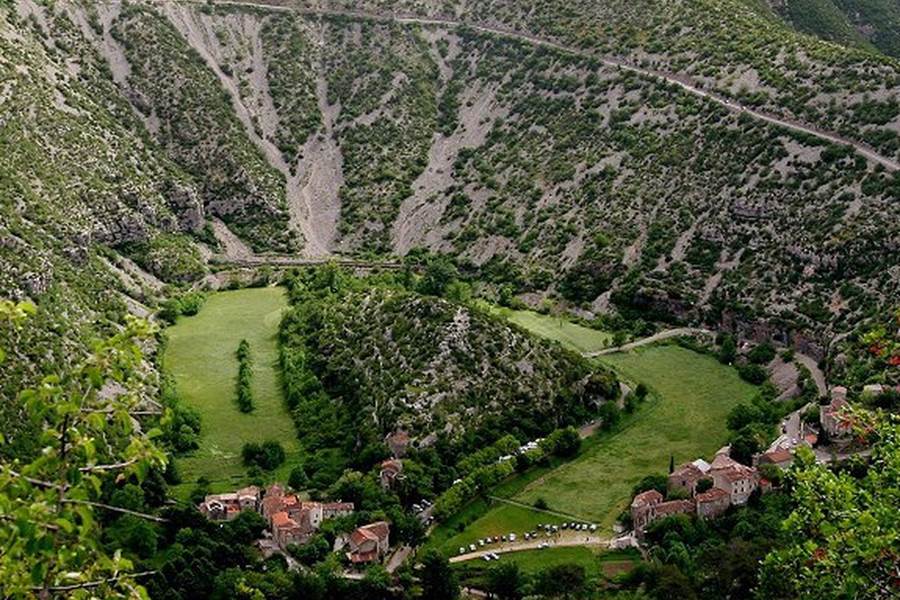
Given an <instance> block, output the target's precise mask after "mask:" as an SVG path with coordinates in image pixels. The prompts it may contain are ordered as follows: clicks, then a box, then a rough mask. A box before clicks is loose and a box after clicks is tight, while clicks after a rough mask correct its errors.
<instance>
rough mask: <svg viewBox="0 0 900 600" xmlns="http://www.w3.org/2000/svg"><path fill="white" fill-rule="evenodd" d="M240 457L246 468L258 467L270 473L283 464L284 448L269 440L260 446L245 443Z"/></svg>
mask: <svg viewBox="0 0 900 600" xmlns="http://www.w3.org/2000/svg"><path fill="white" fill-rule="evenodd" d="M241 457H242V458H243V460H244V464H245V465H246V466H248V467H259V468H260V469H264V470H266V471H271V470H272V469H275V468H276V467H278V466H279V465H281V464H282V463H283V462H284V448H282V446H281V444H279V443H278V442H276V441H272V440H269V441H267V442H263V443H262V444H261V445H260V444H257V443H256V442H247V443H246V444H244V447H243V448H242V450H241Z"/></svg>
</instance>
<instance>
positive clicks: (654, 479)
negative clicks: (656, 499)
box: [631, 475, 669, 496]
mask: <svg viewBox="0 0 900 600" xmlns="http://www.w3.org/2000/svg"><path fill="white" fill-rule="evenodd" d="M668 485H669V480H668V478H666V476H665V475H647V476H645V477H644V478H643V479H641V480H640V481H639V482H638V483H637V485H635V486H634V487H633V488H632V490H631V495H632V496H637V495H638V494H640V493H641V492H646V491H649V490H656V491H657V492H659V493H660V494H662V495H664V496H665V494H666V488H667V487H668Z"/></svg>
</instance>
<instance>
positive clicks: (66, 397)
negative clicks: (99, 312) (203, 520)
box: [0, 301, 166, 598]
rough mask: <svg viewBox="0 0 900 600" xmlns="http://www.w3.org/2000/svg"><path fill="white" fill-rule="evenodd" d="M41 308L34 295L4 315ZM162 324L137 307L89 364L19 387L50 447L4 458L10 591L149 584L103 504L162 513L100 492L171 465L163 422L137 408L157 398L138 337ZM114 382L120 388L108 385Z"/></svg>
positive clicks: (0, 538)
mask: <svg viewBox="0 0 900 600" xmlns="http://www.w3.org/2000/svg"><path fill="white" fill-rule="evenodd" d="M33 313H34V310H33V307H31V306H30V305H27V304H25V305H23V304H18V305H17V304H13V303H10V302H6V301H4V302H0V322H5V323H11V324H12V326H13V327H16V328H18V327H20V326H22V324H23V323H24V320H25V319H26V318H27V317H28V316H29V315H31V314H33ZM153 333H154V330H153V329H152V328H151V327H150V325H149V324H147V323H146V322H144V321H141V320H138V319H134V318H131V317H128V319H127V321H126V323H125V325H124V327H123V328H122V330H121V331H120V332H119V333H117V334H116V335H115V336H113V337H112V338H110V339H108V340H106V341H103V342H100V343H97V344H96V345H95V346H94V349H93V352H92V353H91V355H90V356H89V357H88V358H87V359H86V360H85V361H84V362H83V363H82V364H81V365H79V366H77V367H75V368H73V369H71V370H68V371H66V372H62V373H59V374H55V375H48V376H46V377H44V379H43V380H42V381H41V384H40V385H39V386H38V387H36V388H34V389H28V390H24V391H22V392H21V393H20V394H19V397H20V399H21V402H22V408H23V412H24V414H25V415H26V417H27V419H28V420H29V421H30V422H31V423H32V424H33V425H35V426H36V427H37V428H38V429H39V430H40V431H41V434H40V437H39V441H40V444H41V451H40V453H39V454H38V455H37V456H36V457H35V458H34V459H31V460H23V459H17V460H15V461H12V462H9V463H3V464H0V522H2V524H3V535H0V581H2V582H3V583H2V592H3V595H4V596H10V597H32V596H38V597H47V598H49V597H51V596H58V595H70V594H73V593H78V592H82V593H85V592H87V591H89V592H90V593H91V594H92V595H94V596H97V597H106V598H118V597H130V596H135V595H139V594H142V593H144V592H143V589H142V588H141V586H140V585H139V583H138V580H137V575H136V574H134V573H133V563H132V562H131V561H130V560H128V559H126V558H125V557H124V556H123V555H122V553H121V551H115V552H114V553H112V554H110V553H109V552H108V551H107V550H106V549H105V548H104V547H103V545H102V543H101V539H102V538H103V533H102V529H103V525H102V523H103V522H104V519H102V518H100V514H97V513H102V514H103V515H104V516H105V515H116V514H131V515H132V516H134V517H137V518H140V519H147V520H161V519H160V517H156V516H154V515H149V514H144V513H140V512H138V511H133V512H132V511H130V510H128V509H124V508H120V507H116V506H113V505H108V504H105V503H104V502H103V501H102V500H103V498H102V497H101V495H100V490H102V489H103V484H104V482H105V481H108V480H114V479H119V480H123V481H128V480H131V479H133V480H134V481H137V482H140V481H142V480H143V479H144V477H145V475H146V474H147V472H148V471H149V470H150V469H151V468H153V467H157V468H159V469H160V470H162V469H164V468H165V463H166V460H165V454H164V453H163V452H162V451H161V450H160V449H159V448H157V447H156V446H155V445H154V443H153V442H152V441H151V440H152V438H153V437H155V436H157V435H158V434H159V433H160V431H159V430H158V429H155V428H152V427H146V428H144V429H145V430H146V434H142V433H141V429H140V428H138V427H136V426H135V425H136V421H135V418H137V417H140V416H142V415H139V414H138V413H142V414H143V413H147V412H152V411H151V410H150V409H148V405H151V406H155V405H154V404H153V401H152V400H151V394H152V389H153V387H152V386H153V381H152V380H151V379H150V377H149V376H148V375H147V374H146V373H145V371H144V370H143V368H142V364H141V352H140V348H139V346H138V343H137V342H138V340H144V339H148V338H149V337H151V336H152V334H153ZM2 358H3V355H2V354H0V360H2ZM109 382H116V384H117V387H118V388H119V389H120V390H121V391H120V392H118V393H116V394H112V395H110V394H105V393H104V394H101V393H100V392H101V389H103V388H104V387H105V386H106V385H107V384H108V383H109ZM0 443H2V439H0Z"/></svg>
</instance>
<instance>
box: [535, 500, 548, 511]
mask: <svg viewBox="0 0 900 600" xmlns="http://www.w3.org/2000/svg"><path fill="white" fill-rule="evenodd" d="M534 507H535V508H537V509H538V510H547V509H548V508H550V506H549V505H548V504H547V501H546V500H544V499H543V498H538V499H537V500H535V501H534Z"/></svg>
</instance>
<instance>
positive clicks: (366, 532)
mask: <svg viewBox="0 0 900 600" xmlns="http://www.w3.org/2000/svg"><path fill="white" fill-rule="evenodd" d="M389 533H390V526H389V525H388V524H387V523H386V522H385V521H377V522H375V523H369V524H368V525H364V526H362V527H358V528H357V529H356V531H354V532H353V533H352V534H351V535H350V541H351V542H353V544H354V545H356V546H358V545H360V544H362V543H363V542H365V541H366V540H372V541H375V542H378V541H383V540H386V539H387V537H388V534H389Z"/></svg>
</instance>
